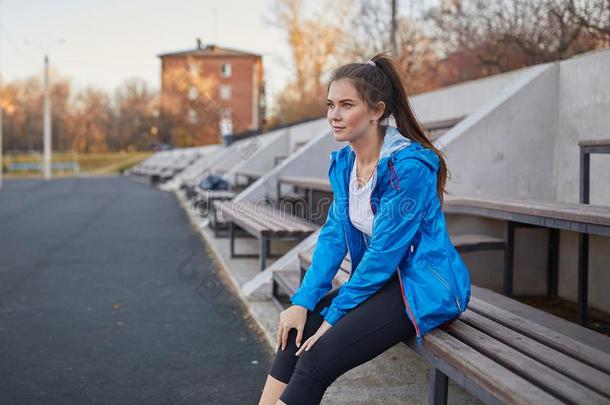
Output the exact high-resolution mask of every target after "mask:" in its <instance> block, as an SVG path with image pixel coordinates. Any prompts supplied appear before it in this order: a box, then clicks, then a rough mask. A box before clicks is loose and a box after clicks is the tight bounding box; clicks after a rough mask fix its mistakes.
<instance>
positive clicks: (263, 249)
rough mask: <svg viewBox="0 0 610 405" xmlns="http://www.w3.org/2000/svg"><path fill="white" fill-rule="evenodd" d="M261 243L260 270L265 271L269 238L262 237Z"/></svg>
mask: <svg viewBox="0 0 610 405" xmlns="http://www.w3.org/2000/svg"><path fill="white" fill-rule="evenodd" d="M259 244H260V255H259V263H260V270H261V271H263V270H265V268H266V267H267V255H268V254H269V238H265V237H261V238H260V240H259Z"/></svg>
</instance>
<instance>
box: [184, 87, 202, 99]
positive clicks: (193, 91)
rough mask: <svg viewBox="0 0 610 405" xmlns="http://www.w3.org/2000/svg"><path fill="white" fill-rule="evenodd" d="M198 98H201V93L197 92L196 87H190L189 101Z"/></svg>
mask: <svg viewBox="0 0 610 405" xmlns="http://www.w3.org/2000/svg"><path fill="white" fill-rule="evenodd" d="M198 96H199V91H198V90H197V87H195V86H191V87H189V92H188V95H187V97H188V99H189V100H196V99H197V97H198Z"/></svg>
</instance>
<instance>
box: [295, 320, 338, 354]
mask: <svg viewBox="0 0 610 405" xmlns="http://www.w3.org/2000/svg"><path fill="white" fill-rule="evenodd" d="M332 327H333V326H332V325H331V324H330V323H328V322H326V321H322V325H320V327H319V328H318V330H317V331H316V333H314V334H313V335H311V336H310V337H309V339H307V340H306V341H305V343H303V347H301V348H300V349H299V350H297V352H296V353H295V356H299V355H300V354H301V353H303V349H305V351H308V350H309V349H310V348H311V347H312V346H313V345H314V343H316V342H317V341H318V339H320V337H321V336H322V335H323V334H325V333H326V331H327V330H329V329H330V328H332Z"/></svg>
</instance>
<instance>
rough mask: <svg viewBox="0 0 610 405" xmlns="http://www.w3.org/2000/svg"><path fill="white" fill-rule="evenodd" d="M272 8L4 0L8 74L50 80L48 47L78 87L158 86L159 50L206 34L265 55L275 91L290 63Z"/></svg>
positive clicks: (0, 49) (1, 29)
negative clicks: (133, 81)
mask: <svg viewBox="0 0 610 405" xmlns="http://www.w3.org/2000/svg"><path fill="white" fill-rule="evenodd" d="M272 6H273V1H272V0H247V1H246V0H222V1H211V0H199V1H195V0H172V1H168V0H165V1H163V0H145V1H144V0H121V1H118V0H105V1H101V0H79V1H76V0H45V1H42V0H0V72H1V74H2V77H3V78H4V80H7V81H11V80H15V79H23V78H26V77H29V76H31V75H40V77H41V78H42V72H43V55H44V53H45V49H46V50H47V52H48V54H49V59H50V64H51V68H52V69H54V70H55V71H57V72H58V74H59V75H60V76H62V77H64V78H67V79H70V80H72V83H73V84H74V86H76V87H78V88H82V87H85V86H89V85H90V86H94V87H96V88H102V89H104V90H107V91H113V90H114V89H115V88H116V87H117V86H119V85H120V84H121V82H122V81H123V80H125V79H129V78H133V77H138V78H141V79H144V80H146V81H147V82H148V83H149V84H150V85H151V86H152V87H154V88H156V89H158V88H159V86H160V74H161V63H160V59H159V58H158V57H157V55H158V54H161V53H167V52H174V51H180V50H186V49H193V48H195V47H196V38H197V37H200V38H201V40H202V42H203V44H204V45H207V44H210V43H215V44H217V45H220V46H222V47H228V48H235V49H239V50H244V51H247V52H252V53H257V54H260V55H262V57H263V65H264V68H265V78H266V81H267V84H268V88H267V92H268V94H269V93H270V92H275V91H278V90H279V89H280V88H281V87H282V86H283V83H285V81H286V80H287V78H288V76H289V70H288V69H289V65H290V49H289V48H288V45H287V42H286V40H285V38H284V34H283V32H282V31H281V30H279V29H277V28H275V27H272V26H270V25H269V24H268V23H267V22H266V21H265V19H264V18H263V17H264V16H271V15H272V13H271V11H272V10H271V7H272ZM62 39H63V41H64V42H63V43H60V42H59V41H60V40H62ZM26 41H27V42H28V43H26Z"/></svg>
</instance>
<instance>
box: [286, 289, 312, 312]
mask: <svg viewBox="0 0 610 405" xmlns="http://www.w3.org/2000/svg"><path fill="white" fill-rule="evenodd" d="M290 302H291V303H292V304H294V305H300V306H302V307H305V308H307V309H308V310H310V311H313V310H314V309H315V307H316V302H315V300H313V299H311V297H309V296H307V295H305V293H303V292H300V291H297V292H295V293H294V294H293V296H292V297H291V298H290Z"/></svg>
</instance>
